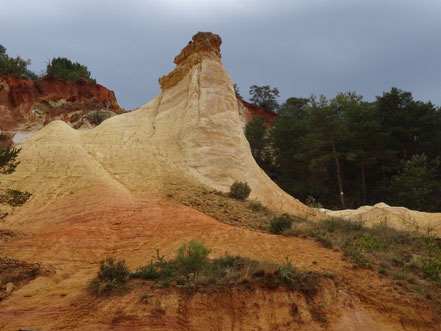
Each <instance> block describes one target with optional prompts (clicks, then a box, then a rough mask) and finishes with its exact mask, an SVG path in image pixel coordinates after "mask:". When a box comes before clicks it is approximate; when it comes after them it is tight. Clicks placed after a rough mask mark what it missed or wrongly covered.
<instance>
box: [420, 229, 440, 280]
mask: <svg viewBox="0 0 441 331" xmlns="http://www.w3.org/2000/svg"><path fill="white" fill-rule="evenodd" d="M422 245H423V248H424V250H425V256H421V257H420V259H419V262H420V265H421V270H422V271H423V273H424V275H425V276H426V277H427V278H429V279H431V280H440V279H441V248H440V247H438V245H437V243H436V240H435V237H434V236H430V237H429V238H426V239H424V240H423V242H422Z"/></svg>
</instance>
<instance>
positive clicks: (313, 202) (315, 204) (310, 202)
mask: <svg viewBox="0 0 441 331" xmlns="http://www.w3.org/2000/svg"><path fill="white" fill-rule="evenodd" d="M306 204H307V205H308V207H310V208H323V206H322V204H321V203H320V202H318V201H316V200H315V198H314V197H313V196H311V195H309V196H308V198H307V199H306Z"/></svg>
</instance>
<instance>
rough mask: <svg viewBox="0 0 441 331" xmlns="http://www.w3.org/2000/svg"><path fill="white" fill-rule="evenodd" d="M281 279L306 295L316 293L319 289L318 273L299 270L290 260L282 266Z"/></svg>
mask: <svg viewBox="0 0 441 331" xmlns="http://www.w3.org/2000/svg"><path fill="white" fill-rule="evenodd" d="M278 278H279V280H280V281H281V282H282V283H283V284H284V285H285V286H287V287H288V288H290V289H292V290H297V291H300V292H302V293H303V294H306V295H311V296H312V295H315V294H316V293H317V291H318V285H319V283H318V275H317V274H316V273H313V272H307V271H300V270H297V269H296V268H295V267H294V266H293V265H292V263H291V261H290V260H288V259H287V260H286V262H285V263H284V264H283V265H282V266H280V269H279V272H278Z"/></svg>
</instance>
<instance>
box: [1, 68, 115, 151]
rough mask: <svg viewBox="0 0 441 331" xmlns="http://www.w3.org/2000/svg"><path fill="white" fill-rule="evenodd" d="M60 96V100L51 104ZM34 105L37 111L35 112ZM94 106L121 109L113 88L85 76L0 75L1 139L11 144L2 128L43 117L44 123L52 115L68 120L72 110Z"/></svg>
mask: <svg viewBox="0 0 441 331" xmlns="http://www.w3.org/2000/svg"><path fill="white" fill-rule="evenodd" d="M60 100H62V101H63V102H62V103H60V104H59V105H57V104H55V105H54V102H55V103H56V102H58V101H60ZM51 103H52V104H51ZM35 108H38V111H39V112H40V114H36V113H35ZM97 109H107V110H109V111H113V112H114V113H117V114H119V113H121V112H122V110H121V108H120V107H119V106H118V103H117V101H116V98H115V94H114V92H113V91H110V90H108V89H107V88H105V87H104V86H101V85H99V84H95V83H92V82H89V81H88V80H85V79H79V80H78V81H76V82H69V81H65V80H61V79H57V78H54V77H47V78H42V79H39V80H37V81H35V82H34V81H31V80H28V79H25V78H17V77H14V76H10V75H0V143H2V144H3V145H11V141H10V137H9V136H8V135H6V134H5V133H4V132H5V131H14V130H20V131H27V130H31V128H32V126H33V125H34V124H35V122H40V121H42V122H43V123H42V125H43V126H44V125H46V124H48V123H49V122H51V121H52V120H53V119H54V118H57V119H61V120H64V121H66V122H69V120H71V119H70V118H69V116H68V115H69V113H71V112H73V111H77V112H78V111H82V112H87V111H90V110H97ZM39 117H43V118H42V119H40V118H39ZM2 131H3V132H2Z"/></svg>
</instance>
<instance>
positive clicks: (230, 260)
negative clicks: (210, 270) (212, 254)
mask: <svg viewBox="0 0 441 331" xmlns="http://www.w3.org/2000/svg"><path fill="white" fill-rule="evenodd" d="M236 260H237V259H236V258H235V257H234V256H231V255H228V254H225V256H224V257H220V258H219V265H220V266H221V267H222V268H228V267H232V266H233V265H234V263H235V262H236Z"/></svg>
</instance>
